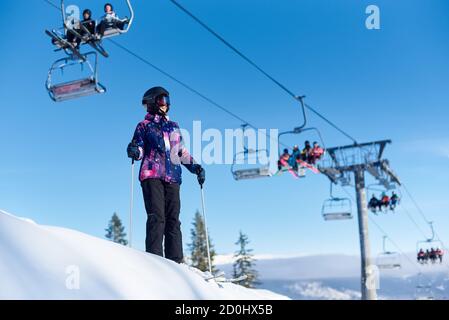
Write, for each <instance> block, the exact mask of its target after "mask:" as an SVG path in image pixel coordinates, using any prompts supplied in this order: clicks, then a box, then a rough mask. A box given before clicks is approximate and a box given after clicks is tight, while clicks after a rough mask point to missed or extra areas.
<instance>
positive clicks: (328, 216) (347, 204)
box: [321, 183, 353, 221]
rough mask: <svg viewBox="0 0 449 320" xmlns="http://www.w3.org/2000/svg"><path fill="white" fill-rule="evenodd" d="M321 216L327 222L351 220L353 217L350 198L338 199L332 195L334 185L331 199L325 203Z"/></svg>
mask: <svg viewBox="0 0 449 320" xmlns="http://www.w3.org/2000/svg"><path fill="white" fill-rule="evenodd" d="M321 214H322V216H323V218H324V220H326V221H337V220H350V219H352V218H353V216H352V201H351V199H349V198H338V197H334V196H333V195H332V183H331V187H330V198H329V199H326V200H325V201H324V202H323V206H322V208H321Z"/></svg>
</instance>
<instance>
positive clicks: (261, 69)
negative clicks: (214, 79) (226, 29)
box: [169, 0, 357, 144]
mask: <svg viewBox="0 0 449 320" xmlns="http://www.w3.org/2000/svg"><path fill="white" fill-rule="evenodd" d="M169 1H170V2H171V3H173V4H174V5H175V6H176V7H178V8H179V9H180V10H181V11H182V12H184V13H185V14H187V15H188V16H189V17H191V18H192V19H193V20H194V21H195V22H197V23H198V24H199V25H201V26H202V27H203V28H204V29H206V30H207V31H208V32H209V33H211V34H212V35H213V36H214V37H215V38H217V39H218V40H219V41H220V42H222V43H223V44H224V45H225V46H227V47H228V48H229V49H231V50H232V51H234V52H235V53H236V54H237V55H238V56H240V57H241V58H242V59H243V60H245V61H246V62H248V63H249V64H250V65H251V66H253V67H254V68H256V69H257V70H258V71H259V72H260V73H262V74H263V75H264V76H265V77H267V78H268V79H269V80H271V81H272V82H273V83H274V84H276V85H277V86H278V87H279V88H281V89H282V90H283V91H285V92H286V93H287V94H288V95H289V96H291V97H292V98H293V99H295V100H297V101H300V102H301V103H303V99H302V97H301V96H298V95H296V94H294V93H293V92H292V91H291V90H290V89H288V88H287V87H286V86H285V85H283V84H282V83H281V82H280V81H278V80H276V79H275V78H274V77H273V76H271V75H270V74H269V73H268V72H266V71H265V70H264V69H263V68H262V67H260V66H259V65H258V64H256V63H255V62H254V61H252V60H251V59H250V58H248V56H246V55H245V54H243V53H242V52H241V51H240V50H238V49H237V48H236V47H235V46H233V45H232V44H231V43H230V42H229V41H227V40H226V39H225V38H224V37H223V36H221V35H220V34H218V33H217V32H216V31H215V30H213V29H212V28H211V27H209V26H208V25H207V24H206V23H205V22H203V21H202V20H200V19H199V18H198V17H197V16H195V15H194V14H193V13H192V12H190V11H189V10H188V9H187V8H185V7H184V6H182V5H181V4H180V3H179V2H177V1H176V0H169ZM304 106H305V107H306V108H307V109H309V110H310V111H312V112H313V113H314V114H315V115H317V116H318V117H320V118H321V119H322V120H324V121H326V122H327V123H328V124H329V125H331V126H332V127H333V128H334V129H336V130H338V131H339V132H340V133H342V134H343V135H344V136H346V137H347V138H349V139H350V140H352V141H353V142H354V143H355V144H357V140H355V139H354V138H353V137H352V136H351V135H349V134H348V133H346V132H345V131H344V130H343V129H341V128H339V127H338V126H337V125H336V124H335V123H333V122H332V121H330V120H329V119H328V118H326V117H325V116H323V115H322V114H321V113H319V112H318V111H317V110H315V109H314V108H312V107H311V106H310V105H308V104H304Z"/></svg>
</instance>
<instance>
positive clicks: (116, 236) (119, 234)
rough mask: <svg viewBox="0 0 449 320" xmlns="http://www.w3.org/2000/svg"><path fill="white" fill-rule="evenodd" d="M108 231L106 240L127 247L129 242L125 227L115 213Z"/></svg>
mask: <svg viewBox="0 0 449 320" xmlns="http://www.w3.org/2000/svg"><path fill="white" fill-rule="evenodd" d="M105 231H106V235H105V237H106V239H109V240H111V241H113V242H115V243H119V244H123V245H124V246H126V245H127V244H128V241H127V240H126V239H125V238H126V233H125V227H124V226H123V225H122V221H121V220H120V218H119V217H118V215H117V213H115V212H114V214H113V215H112V218H111V220H110V221H109V225H108V227H107V229H105Z"/></svg>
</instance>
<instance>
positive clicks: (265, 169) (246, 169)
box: [231, 123, 271, 181]
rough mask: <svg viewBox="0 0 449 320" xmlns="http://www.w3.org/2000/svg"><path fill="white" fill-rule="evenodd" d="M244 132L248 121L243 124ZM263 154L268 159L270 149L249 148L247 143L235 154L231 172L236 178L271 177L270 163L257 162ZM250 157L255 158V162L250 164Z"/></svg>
mask: <svg viewBox="0 0 449 320" xmlns="http://www.w3.org/2000/svg"><path fill="white" fill-rule="evenodd" d="M241 127H242V131H243V133H244V132H245V130H246V128H247V127H248V124H247V123H244V124H242V125H241ZM261 155H263V156H264V157H265V159H268V150H266V149H260V150H253V149H249V148H248V147H247V145H246V144H245V145H244V146H243V151H241V152H238V153H236V154H235V155H234V159H233V162H232V166H231V173H232V176H233V177H234V179H235V180H237V181H239V180H249V179H257V178H265V177H271V171H270V164H269V162H268V161H267V163H266V164H263V165H261V164H260V163H257V161H259V160H260V157H261ZM250 159H253V160H254V162H255V163H254V164H250V163H249V162H250Z"/></svg>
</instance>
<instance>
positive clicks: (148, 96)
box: [142, 87, 170, 113]
mask: <svg viewBox="0 0 449 320" xmlns="http://www.w3.org/2000/svg"><path fill="white" fill-rule="evenodd" d="M161 96H162V97H165V99H164V102H165V104H166V105H167V112H168V110H169V108H170V93H169V92H168V91H167V90H166V89H164V88H162V87H153V88H151V89H149V90H148V91H147V92H145V94H144V95H143V98H142V105H146V106H147V111H148V112H152V113H157V112H158V111H159V107H160V106H161V105H159V104H158V98H160V97H161Z"/></svg>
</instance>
